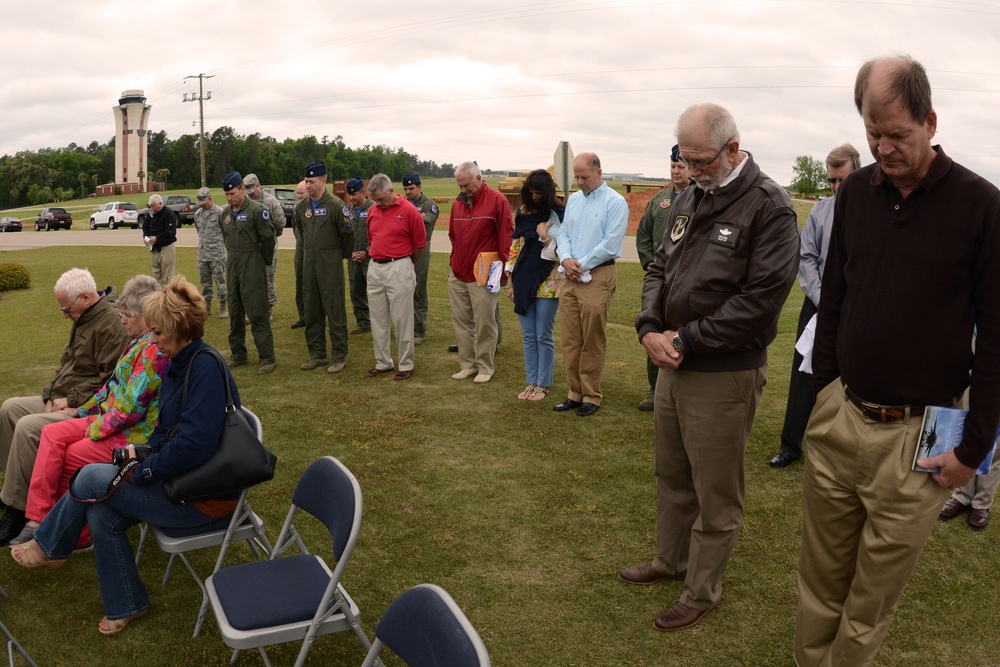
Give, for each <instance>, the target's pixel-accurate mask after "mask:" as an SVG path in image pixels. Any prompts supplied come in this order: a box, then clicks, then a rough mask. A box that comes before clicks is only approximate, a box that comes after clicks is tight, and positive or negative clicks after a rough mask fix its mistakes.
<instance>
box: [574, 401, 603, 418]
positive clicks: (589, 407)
mask: <svg viewBox="0 0 1000 667" xmlns="http://www.w3.org/2000/svg"><path fill="white" fill-rule="evenodd" d="M599 407H601V406H599V405H596V404H594V403H588V402H587V401H584V402H583V405H581V406H580V409H579V410H577V411H576V416H577V417H589V416H590V415H592V414H594V413H595V412H597V408H599Z"/></svg>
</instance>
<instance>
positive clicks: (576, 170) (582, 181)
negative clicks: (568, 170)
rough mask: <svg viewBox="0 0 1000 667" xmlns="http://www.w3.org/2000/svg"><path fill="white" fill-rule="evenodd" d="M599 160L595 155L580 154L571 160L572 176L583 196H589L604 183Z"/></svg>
mask: <svg viewBox="0 0 1000 667" xmlns="http://www.w3.org/2000/svg"><path fill="white" fill-rule="evenodd" d="M603 173H604V172H602V171H601V158H599V157H597V154H596V153H580V154H579V155H577V156H576V158H575V159H574V160H573V176H574V177H575V178H576V184H577V186H578V187H579V188H580V190H582V191H583V193H584V194H590V193H591V192H593V191H594V190H596V189H597V188H599V187H601V183H603V182H604V177H603Z"/></svg>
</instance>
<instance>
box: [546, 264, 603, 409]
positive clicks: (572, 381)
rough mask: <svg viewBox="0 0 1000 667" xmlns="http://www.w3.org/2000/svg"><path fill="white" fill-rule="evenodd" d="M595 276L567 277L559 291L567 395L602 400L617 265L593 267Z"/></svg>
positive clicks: (586, 400) (560, 327)
mask: <svg viewBox="0 0 1000 667" xmlns="http://www.w3.org/2000/svg"><path fill="white" fill-rule="evenodd" d="M590 275H591V277H592V280H591V281H590V282H589V283H578V282H575V281H572V280H563V281H562V287H561V288H560V291H559V330H560V332H561V334H562V352H563V362H564V363H565V364H566V381H567V383H568V384H569V392H567V396H568V397H569V398H570V399H572V400H574V401H585V402H587V403H593V404H594V405H600V404H601V398H602V394H601V377H602V376H603V375H604V357H605V354H606V352H607V348H608V332H607V327H608V312H610V310H611V298H612V297H613V296H614V295H615V289H616V288H617V287H618V269H617V268H616V267H615V266H614V265H610V266H599V267H597V268H595V269H591V271H590Z"/></svg>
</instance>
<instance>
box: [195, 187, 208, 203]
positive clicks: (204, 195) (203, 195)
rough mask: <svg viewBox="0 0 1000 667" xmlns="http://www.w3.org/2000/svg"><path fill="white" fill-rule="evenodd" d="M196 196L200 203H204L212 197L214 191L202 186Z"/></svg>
mask: <svg viewBox="0 0 1000 667" xmlns="http://www.w3.org/2000/svg"><path fill="white" fill-rule="evenodd" d="M195 198H196V199H197V200H198V203H199V204H204V203H205V202H207V201H208V200H209V199H211V198H212V191H211V190H209V189H208V188H200V189H199V190H198V194H196V195H195Z"/></svg>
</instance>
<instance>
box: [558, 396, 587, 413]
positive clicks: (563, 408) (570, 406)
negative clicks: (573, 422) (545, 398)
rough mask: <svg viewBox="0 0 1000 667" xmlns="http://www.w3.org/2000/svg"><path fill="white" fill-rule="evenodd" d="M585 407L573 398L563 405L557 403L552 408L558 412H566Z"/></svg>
mask: <svg viewBox="0 0 1000 667" xmlns="http://www.w3.org/2000/svg"><path fill="white" fill-rule="evenodd" d="M581 405H583V403H581V402H580V401H574V400H573V399H572V398H567V399H566V400H565V401H563V402H562V403H556V404H555V405H553V406H552V409H553V410H555V411H556V412H566V411H567V410H575V409H577V408H578V407H580V406H581Z"/></svg>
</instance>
